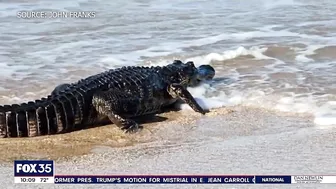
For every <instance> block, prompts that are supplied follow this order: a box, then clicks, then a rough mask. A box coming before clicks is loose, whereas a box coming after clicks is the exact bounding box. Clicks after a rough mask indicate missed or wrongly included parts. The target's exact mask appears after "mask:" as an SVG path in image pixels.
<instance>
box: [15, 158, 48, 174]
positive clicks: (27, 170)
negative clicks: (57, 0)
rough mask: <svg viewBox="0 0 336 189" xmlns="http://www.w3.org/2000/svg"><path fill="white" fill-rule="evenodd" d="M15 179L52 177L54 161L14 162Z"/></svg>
mask: <svg viewBox="0 0 336 189" xmlns="http://www.w3.org/2000/svg"><path fill="white" fill-rule="evenodd" d="M14 176H15V177H53V176H54V161H52V160H15V161H14Z"/></svg>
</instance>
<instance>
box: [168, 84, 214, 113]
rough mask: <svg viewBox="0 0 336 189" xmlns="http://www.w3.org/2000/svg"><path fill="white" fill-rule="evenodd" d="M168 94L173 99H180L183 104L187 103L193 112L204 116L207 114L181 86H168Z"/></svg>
mask: <svg viewBox="0 0 336 189" xmlns="http://www.w3.org/2000/svg"><path fill="white" fill-rule="evenodd" d="M168 93H169V94H170V95H171V96H172V97H173V98H180V99H181V100H183V101H184V102H185V103H187V104H188V105H189V106H190V107H191V108H192V109H193V110H194V111H195V112H199V113H201V114H205V113H207V112H209V111H208V110H204V109H203V108H202V107H201V106H200V105H199V104H198V103H197V102H196V100H195V99H194V97H193V96H192V95H191V94H190V93H189V91H188V90H187V89H185V88H184V87H183V86H182V85H180V84H177V83H173V84H170V85H169V86H168Z"/></svg>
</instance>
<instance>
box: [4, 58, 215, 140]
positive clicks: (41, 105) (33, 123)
mask: <svg viewBox="0 0 336 189" xmlns="http://www.w3.org/2000/svg"><path fill="white" fill-rule="evenodd" d="M214 76H215V70H214V68H213V67H211V66H210V65H201V66H199V67H198V68H197V67H195V65H194V62H192V61H188V62H186V63H183V62H182V61H180V60H174V61H173V62H172V63H171V64H168V65H166V66H152V67H146V66H124V67H121V68H117V69H110V70H107V71H105V72H102V73H99V74H97V75H93V76H89V77H87V78H85V79H81V80H79V81H77V82H76V83H64V84H61V85H58V86H57V87H56V88H55V89H54V90H53V91H52V92H51V93H50V95H48V96H47V97H45V98H41V99H39V100H35V101H29V102H27V103H22V104H12V105H4V106H0V137H1V138H9V137H35V136H41V135H52V134H60V133H65V132H71V131H74V130H80V129H84V128H87V127H91V126H95V125H104V124H107V123H114V124H115V125H116V126H118V127H119V128H120V129H122V130H123V131H124V132H125V133H134V132H137V131H139V130H141V128H142V126H140V125H139V124H138V123H137V122H135V121H134V119H132V118H135V117H139V116H144V115H149V114H154V115H155V114H157V113H162V112H164V111H165V110H164V108H165V107H168V106H171V105H172V104H174V103H176V102H177V101H178V100H181V101H183V102H185V103H187V104H188V105H189V106H190V107H191V108H192V109H193V110H194V111H196V112H199V113H201V114H205V113H206V112H208V110H205V109H203V108H202V107H201V106H200V105H199V104H198V103H197V102H196V100H195V99H194V97H193V96H192V95H191V94H190V93H189V92H188V90H187V87H189V86H196V85H198V84H199V83H201V82H202V81H204V80H211V79H212V78H213V77H214Z"/></svg>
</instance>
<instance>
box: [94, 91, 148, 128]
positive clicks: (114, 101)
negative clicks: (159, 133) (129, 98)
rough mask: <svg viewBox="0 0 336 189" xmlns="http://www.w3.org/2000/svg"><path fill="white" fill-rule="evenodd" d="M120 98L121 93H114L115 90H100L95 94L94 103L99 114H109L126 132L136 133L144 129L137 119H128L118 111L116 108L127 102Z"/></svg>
mask: <svg viewBox="0 0 336 189" xmlns="http://www.w3.org/2000/svg"><path fill="white" fill-rule="evenodd" d="M123 97H124V96H123ZM124 98H125V97H124ZM124 98H123V99H124ZM119 99H120V95H116V94H114V92H113V91H106V92H100V93H97V94H95V95H94V96H93V99H92V105H93V107H94V108H95V109H96V111H97V112H98V113H99V114H101V115H104V116H107V117H108V118H109V119H110V121H111V122H112V123H114V124H115V125H117V126H118V127H119V128H121V129H122V130H124V131H125V132H126V133H134V132H137V131H138V130H140V129H142V127H141V126H140V125H139V124H138V123H136V122H135V121H133V120H131V119H126V118H124V117H122V116H121V115H119V114H117V113H116V108H117V107H122V104H123V103H125V102H122V101H120V100H119ZM124 101H125V100H124Z"/></svg>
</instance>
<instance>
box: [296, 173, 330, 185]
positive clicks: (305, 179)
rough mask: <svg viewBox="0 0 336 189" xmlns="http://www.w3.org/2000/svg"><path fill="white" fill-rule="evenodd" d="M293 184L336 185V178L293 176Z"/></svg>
mask: <svg viewBox="0 0 336 189" xmlns="http://www.w3.org/2000/svg"><path fill="white" fill-rule="evenodd" d="M291 180H292V183H304V182H306V183H313V182H315V183H321V184H334V183H336V176H319V175H300V176H291Z"/></svg>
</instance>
